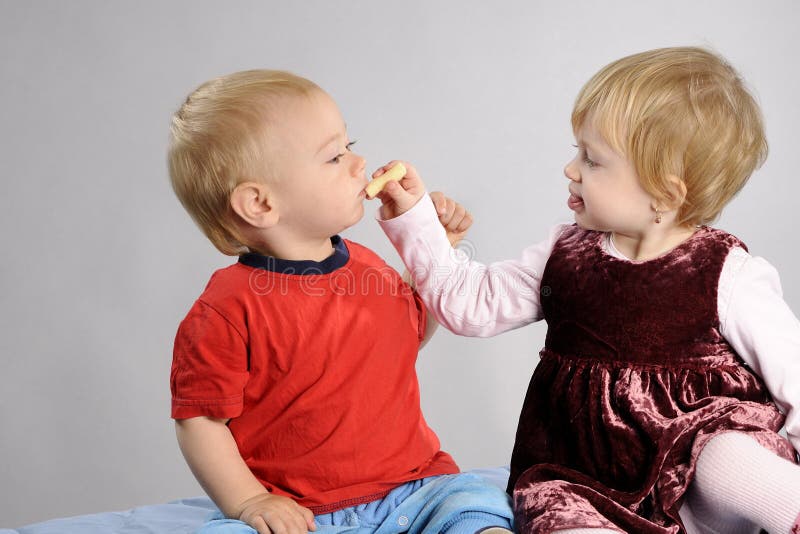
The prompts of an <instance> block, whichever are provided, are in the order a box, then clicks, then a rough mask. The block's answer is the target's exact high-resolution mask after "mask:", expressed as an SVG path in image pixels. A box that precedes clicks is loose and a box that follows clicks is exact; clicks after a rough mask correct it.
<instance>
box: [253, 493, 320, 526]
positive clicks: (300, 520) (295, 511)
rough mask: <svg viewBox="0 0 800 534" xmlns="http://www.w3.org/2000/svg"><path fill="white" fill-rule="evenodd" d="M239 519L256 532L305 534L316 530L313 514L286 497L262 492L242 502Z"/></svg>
mask: <svg viewBox="0 0 800 534" xmlns="http://www.w3.org/2000/svg"><path fill="white" fill-rule="evenodd" d="M241 510H242V511H241V513H240V514H239V521H244V522H245V523H247V524H248V525H250V526H251V527H252V528H254V529H256V531H257V532H258V534H305V533H306V532H308V531H309V530H310V531H314V530H317V526H316V524H315V523H314V514H313V513H312V512H311V510H309V509H308V508H305V507H303V506H300V505H299V504H297V503H296V502H295V501H293V500H292V499H290V498H288V497H283V496H281V495H275V494H273V493H262V494H259V495H256V496H255V497H252V498H250V499H248V500H246V501H245V502H244V503H242V507H241Z"/></svg>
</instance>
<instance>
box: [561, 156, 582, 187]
mask: <svg viewBox="0 0 800 534" xmlns="http://www.w3.org/2000/svg"><path fill="white" fill-rule="evenodd" d="M564 176H566V177H567V178H569V179H570V180H572V181H573V182H580V181H581V174H580V172H579V171H578V165H577V164H576V163H575V160H574V159H573V160H572V161H570V162H569V163H567V166H566V167H564Z"/></svg>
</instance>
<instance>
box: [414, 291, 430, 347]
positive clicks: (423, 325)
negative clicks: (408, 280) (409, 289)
mask: <svg viewBox="0 0 800 534" xmlns="http://www.w3.org/2000/svg"><path fill="white" fill-rule="evenodd" d="M413 295H414V304H415V305H416V306H417V311H418V312H419V324H418V325H417V332H418V335H419V340H420V342H422V341H423V340H424V339H425V332H426V331H427V329H428V310H427V308H425V303H424V302H423V301H422V297H421V296H420V295H419V293H417V292H416V290H414V293H413Z"/></svg>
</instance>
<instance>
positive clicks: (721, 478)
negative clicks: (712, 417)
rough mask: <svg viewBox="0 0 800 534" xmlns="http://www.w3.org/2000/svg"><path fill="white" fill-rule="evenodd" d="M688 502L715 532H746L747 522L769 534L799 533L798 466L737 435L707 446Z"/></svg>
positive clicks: (728, 434)
mask: <svg viewBox="0 0 800 534" xmlns="http://www.w3.org/2000/svg"><path fill="white" fill-rule="evenodd" d="M688 499H689V503H690V505H691V507H692V512H693V514H694V515H695V516H696V517H698V518H702V519H701V520H702V522H703V523H704V524H705V525H706V526H707V527H708V528H709V529H710V530H712V531H714V532H720V533H723V532H724V533H734V532H738V531H749V530H744V529H748V528H749V526H748V522H749V523H750V524H751V525H757V526H760V527H763V528H764V529H766V530H767V531H769V532H770V534H789V533H792V534H796V533H800V525H799V524H798V519H800V518H798V514H800V466H798V465H796V464H793V463H792V462H789V461H787V460H785V459H783V458H781V457H780V456H778V455H776V454H775V453H773V452H772V451H770V450H769V449H766V448H765V447H763V446H761V444H759V443H758V442H757V441H756V440H754V439H753V438H751V437H749V436H747V435H746V434H743V433H740V432H726V433H724V434H720V435H718V436H715V437H714V438H712V439H711V440H710V441H709V442H708V443H707V444H706V446H705V447H704V448H703V450H702V452H701V453H700V456H699V457H698V459H697V470H696V472H695V478H694V481H693V482H692V485H691V487H690V492H689V494H688ZM743 520H744V521H743Z"/></svg>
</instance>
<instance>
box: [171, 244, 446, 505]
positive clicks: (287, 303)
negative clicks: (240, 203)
mask: <svg viewBox="0 0 800 534" xmlns="http://www.w3.org/2000/svg"><path fill="white" fill-rule="evenodd" d="M333 243H334V245H335V250H336V252H335V253H334V254H333V255H332V256H331V257H330V258H328V259H327V260H325V261H323V262H290V261H282V260H277V259H275V258H267V257H264V256H258V255H252V254H250V255H246V256H244V257H242V259H241V260H240V262H239V263H237V264H235V265H232V266H230V267H227V268H225V269H221V270H219V271H217V272H216V273H214V275H213V276H212V277H211V280H210V281H209V283H208V286H207V287H206V289H205V291H204V292H203V294H202V295H201V296H200V298H199V299H198V300H197V302H195V304H194V306H193V307H192V309H191V310H190V311H189V313H188V315H187V316H186V318H185V319H184V320H183V322H182V323H181V325H180V327H179V329H178V333H177V336H176V339H175V350H174V358H173V364H172V373H171V390H172V417H173V418H175V419H186V418H191V417H197V416H209V417H216V418H224V419H228V418H230V422H229V428H230V430H231V433H232V434H233V437H234V439H235V440H236V443H237V445H238V447H239V452H240V454H241V455H242V458H243V459H244V461H245V462H246V463H247V465H248V466H249V468H250V470H251V471H252V472H253V474H254V475H255V476H256V478H258V479H259V480H260V481H261V482H262V483H263V484H264V486H265V487H266V488H267V490H269V491H270V492H274V493H277V494H281V495H286V496H288V497H291V498H293V499H295V500H296V501H297V502H298V503H299V504H301V505H303V506H306V507H309V508H311V510H312V511H313V512H314V513H316V514H319V513H325V512H329V511H333V510H337V509H340V508H344V507H348V506H354V505H356V504H360V503H364V502H369V501H372V500H375V499H378V498H380V497H382V496H384V495H385V494H386V493H388V492H389V491H390V490H391V489H392V488H394V487H396V486H397V485H399V484H402V483H404V482H407V481H410V480H416V479H419V478H423V477H427V476H433V475H441V474H447V473H456V472H458V467H457V466H456V464H455V462H454V461H453V459H452V458H451V457H450V455H448V454H447V453H445V452H442V451H440V450H439V440H438V438H437V437H436V435H435V434H434V432H433V431H432V430H431V429H430V428H429V427H428V425H427V424H426V422H425V419H424V418H423V415H422V411H421V410H420V401H419V384H418V382H417V376H416V371H415V367H414V365H415V362H416V358H417V351H418V350H419V343H420V340H421V339H422V336H423V334H424V329H425V308H424V306H423V305H422V303H421V301H420V300H419V298H418V296H417V295H416V293H415V292H414V291H413V290H412V289H411V288H410V287H409V286H408V285H407V284H406V283H405V282H403V281H402V279H401V278H400V276H399V275H398V274H397V272H396V271H395V270H394V269H392V268H391V267H390V266H388V265H387V264H386V263H385V262H384V261H383V260H381V259H380V258H379V257H378V256H377V255H376V254H374V253H373V252H372V251H370V250H369V249H366V248H364V247H362V246H360V245H358V244H356V243H353V242H350V241H343V240H339V238H338V237H337V238H334V239H333Z"/></svg>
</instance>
